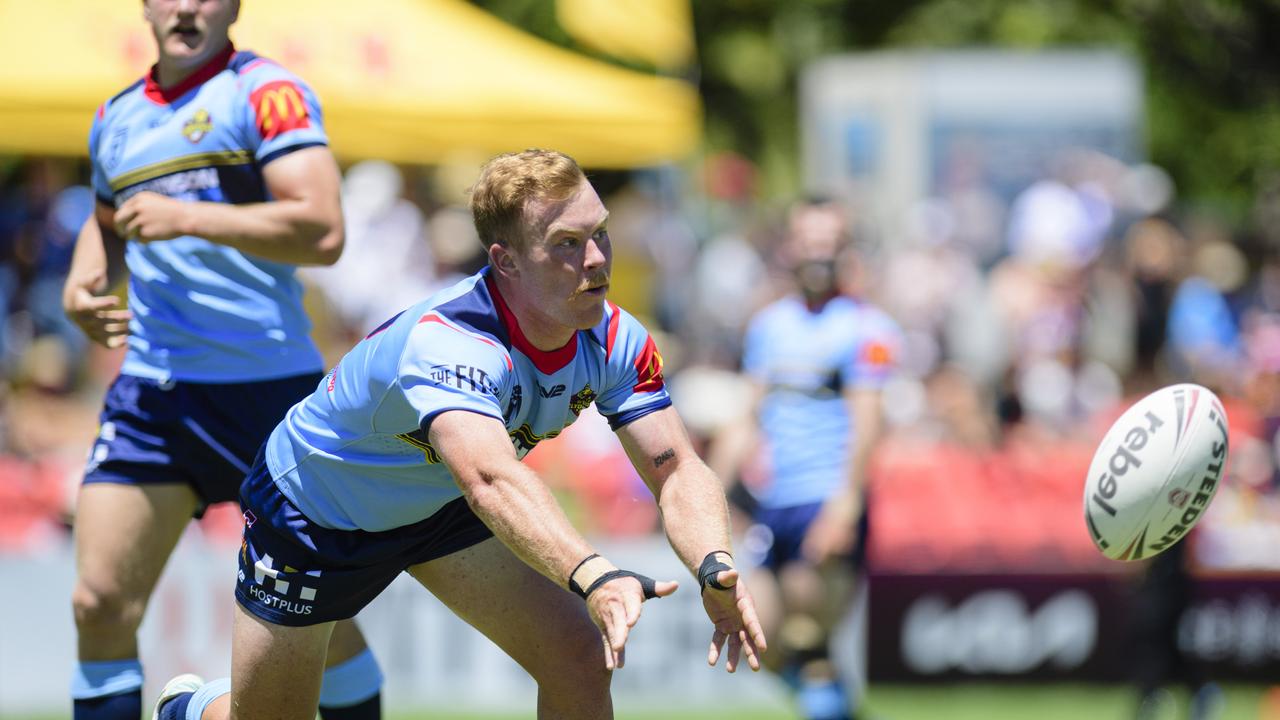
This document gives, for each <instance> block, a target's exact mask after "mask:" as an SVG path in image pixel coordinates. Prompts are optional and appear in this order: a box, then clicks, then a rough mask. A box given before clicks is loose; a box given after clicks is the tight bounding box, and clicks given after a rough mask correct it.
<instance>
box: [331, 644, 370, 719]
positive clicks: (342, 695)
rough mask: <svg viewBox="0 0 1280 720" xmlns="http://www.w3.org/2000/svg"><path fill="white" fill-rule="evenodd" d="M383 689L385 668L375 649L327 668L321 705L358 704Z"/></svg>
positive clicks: (346, 705)
mask: <svg viewBox="0 0 1280 720" xmlns="http://www.w3.org/2000/svg"><path fill="white" fill-rule="evenodd" d="M381 691H382V669H381V668H379V667H378V660H377V659H376V658H375V657H374V656H373V651H372V650H370V649H368V648H365V650H364V652H362V653H360V654H359V655H356V656H355V657H353V658H351V659H350V660H347V661H346V662H342V663H339V664H337V665H334V666H333V667H331V668H329V669H327V670H325V671H324V682H323V683H321V685H320V707H323V708H340V707H348V706H351V705H358V704H360V703H362V702H364V701H365V700H368V699H370V698H372V697H374V696H375V695H377V694H378V693H379V692H381Z"/></svg>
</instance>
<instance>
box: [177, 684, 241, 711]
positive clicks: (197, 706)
mask: <svg viewBox="0 0 1280 720" xmlns="http://www.w3.org/2000/svg"><path fill="white" fill-rule="evenodd" d="M229 692H231V678H218V679H217V680H210V681H209V682H207V683H205V684H204V685H201V686H200V689H199V690H197V691H195V692H194V693H192V694H191V700H190V701H189V702H188V703H187V718H186V720H200V716H201V715H203V714H204V711H205V710H206V709H207V708H208V707H209V706H210V705H212V704H213V701H214V700H217V699H218V698H220V697H222V696H223V695H226V694H227V693H229Z"/></svg>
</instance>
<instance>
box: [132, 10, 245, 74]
mask: <svg viewBox="0 0 1280 720" xmlns="http://www.w3.org/2000/svg"><path fill="white" fill-rule="evenodd" d="M142 7H143V14H144V15H145V16H146V18H147V22H149V23H151V32H152V34H154V35H155V38H156V46H157V47H158V48H159V49H160V58H161V59H162V60H167V61H169V62H175V63H177V64H179V65H181V66H184V67H195V66H198V65H200V64H201V63H203V62H204V61H205V60H208V59H209V58H211V57H213V56H214V55H216V54H217V53H218V52H219V51H220V50H222V48H223V47H225V46H226V44H227V40H228V33H229V32H230V30H231V24H232V23H234V22H235V21H236V17H237V16H238V15H239V14H240V0H144V2H143V6H142Z"/></svg>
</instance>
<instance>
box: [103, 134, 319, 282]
mask: <svg viewBox="0 0 1280 720" xmlns="http://www.w3.org/2000/svg"><path fill="white" fill-rule="evenodd" d="M262 177H263V179H264V180H265V181H266V185H267V190H268V191H270V193H271V197H272V198H273V199H272V200H271V201H269V202H262V203H250V204H245V205H231V204H229V203H218V202H184V201H181V200H175V199H173V198H169V197H165V196H164V195H158V194H156V193H153V192H140V193H138V194H137V195H134V196H133V197H131V198H129V199H128V200H126V201H125V202H124V204H122V205H121V206H120V209H119V210H117V211H116V216H115V227H116V232H117V233H118V234H119V235H120V237H123V238H129V239H133V240H139V241H141V242H152V241H154V240H170V239H172V238H175V237H179V236H182V235H194V236H196V237H200V238H204V239H206V240H209V241H210V242H215V243H219V244H222V245H228V246H230V247H233V248H235V249H237V250H240V251H241V252H245V253H248V254H250V255H256V256H258V257H260V258H263V259H266V260H274V261H276V262H284V263H292V264H297V265H332V264H333V263H335V262H337V261H338V257H339V256H340V255H341V254H342V246H343V243H344V233H343V224H342V204H341V200H340V196H339V189H340V187H341V177H340V176H339V174H338V165H337V163H336V162H335V161H334V159H333V154H332V153H331V152H329V149H328V148H327V147H324V146H320V145H317V146H314V147H308V148H303V149H301V150H296V151H294V152H291V153H289V154H287V155H283V156H281V157H278V158H276V159H275V160H272V161H271V162H269V163H267V164H266V165H265V166H263V168H262Z"/></svg>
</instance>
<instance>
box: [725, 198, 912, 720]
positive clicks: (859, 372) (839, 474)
mask: <svg viewBox="0 0 1280 720" xmlns="http://www.w3.org/2000/svg"><path fill="white" fill-rule="evenodd" d="M846 243H847V241H846V233H845V224H844V220H843V216H842V214H841V211H840V209H839V208H838V207H837V206H836V205H835V204H834V203H830V202H826V201H815V202H806V203H799V204H797V205H796V206H794V207H793V208H792V210H791V214H790V217H789V228H788V238H787V240H786V245H785V248H784V250H785V254H786V257H787V261H788V262H789V263H791V265H792V269H793V270H794V274H795V278H796V283H797V286H798V290H799V292H798V293H796V294H793V295H790V296H787V297H784V298H782V299H781V300H778V301H776V302H774V303H773V304H771V305H769V306H767V307H765V308H764V309H762V310H761V311H760V312H759V313H758V314H757V315H756V316H755V317H754V318H753V319H752V320H751V322H750V324H749V326H748V328H747V333H746V342H745V347H744V357H743V369H744V371H745V372H746V374H747V375H748V376H749V377H750V378H751V379H752V380H753V381H754V384H755V385H756V388H757V391H756V394H757V398H758V400H757V402H756V403H755V413H756V422H757V424H758V428H759V432H758V437H759V441H760V443H762V445H763V448H764V449H765V455H766V458H767V465H768V468H769V482H768V484H767V485H766V486H765V487H764V488H762V489H760V490H759V491H758V492H757V495H756V498H755V499H756V502H757V503H758V507H757V508H756V509H755V518H754V519H755V522H756V525H755V527H754V528H753V529H752V533H751V534H752V536H753V537H754V538H756V539H757V541H758V544H760V545H763V546H764V550H763V552H761V554H760V557H758V558H755V559H756V560H758V562H759V567H758V568H756V570H755V571H753V573H752V584H753V585H754V586H756V587H757V588H758V592H759V595H760V598H761V602H760V608H761V613H760V614H761V620H762V623H763V624H764V628H765V631H766V632H767V633H769V634H770V635H777V636H778V637H780V638H781V639H782V643H781V644H782V647H781V652H777V653H774V654H773V655H772V656H771V657H770V661H769V663H768V666H769V668H770V669H771V670H774V671H776V672H779V673H780V674H782V676H783V677H784V678H785V679H786V680H787V681H788V682H789V683H790V684H791V685H792V687H793V688H795V689H796V690H797V699H798V701H799V705H800V709H801V712H802V713H803V715H804V717H805V718H807V719H808V720H845V719H847V718H850V717H853V716H854V715H853V713H854V710H855V707H854V706H855V705H856V703H855V702H853V701H851V699H850V697H849V696H848V695H849V693H848V692H847V690H846V688H845V686H844V685H843V684H842V683H841V682H840V680H839V674H838V673H837V672H836V668H835V666H834V665H833V664H832V661H831V647H830V640H831V633H832V631H833V629H834V627H835V625H836V624H837V623H838V621H839V620H841V619H842V618H843V617H844V615H845V612H846V611H847V609H848V601H849V599H850V593H851V591H852V589H853V583H854V580H855V579H856V577H857V576H858V574H859V571H860V570H861V569H862V563H863V558H864V553H865V540H866V522H867V518H866V512H865V496H866V495H865V482H866V472H867V461H868V458H869V457H870V453H871V451H872V449H873V447H874V445H875V442H876V440H877V438H878V437H879V435H880V428H881V413H880V390H881V388H882V387H883V385H884V383H885V381H886V380H887V379H888V377H889V373H890V372H891V370H892V366H893V363H892V360H893V357H894V355H895V354H896V352H897V346H898V331H897V328H896V325H895V324H894V323H893V321H892V320H890V319H889V318H888V316H887V315H885V314H884V313H883V312H881V311H880V310H879V309H877V308H875V307H873V306H871V305H868V304H866V303H863V302H860V301H858V300H855V299H853V298H851V297H848V296H845V295H841V294H839V291H838V282H837V281H838V275H839V272H838V269H839V267H840V264H839V262H838V260H840V258H841V257H842V253H843V251H844V250H845V249H846ZM845 257H847V256H845ZM729 471H730V472H732V469H729Z"/></svg>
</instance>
